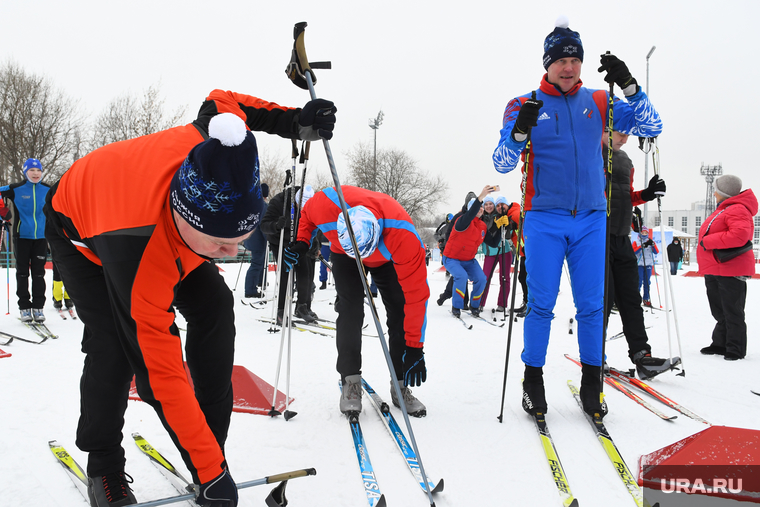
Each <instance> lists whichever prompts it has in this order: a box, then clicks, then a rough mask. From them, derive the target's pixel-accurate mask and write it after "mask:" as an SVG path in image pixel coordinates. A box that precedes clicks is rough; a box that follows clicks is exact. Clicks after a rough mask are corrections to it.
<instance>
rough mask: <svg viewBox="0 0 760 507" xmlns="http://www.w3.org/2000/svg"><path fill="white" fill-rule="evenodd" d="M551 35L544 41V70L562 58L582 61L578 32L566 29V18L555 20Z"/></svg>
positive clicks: (581, 45) (561, 17) (568, 23)
mask: <svg viewBox="0 0 760 507" xmlns="http://www.w3.org/2000/svg"><path fill="white" fill-rule="evenodd" d="M555 25H556V26H555V28H554V31H552V33H550V34H549V35H547V36H546V39H544V68H545V69H548V68H549V66H550V65H551V64H552V63H554V62H556V61H557V60H560V59H562V58H578V59H579V60H580V61H581V62H582V61H583V43H582V42H581V36H580V35H579V34H578V32H574V31H572V30H570V29H569V28H568V26H569V25H570V21H569V20H568V19H567V17H566V16H560V17H558V18H557V21H556V23H555Z"/></svg>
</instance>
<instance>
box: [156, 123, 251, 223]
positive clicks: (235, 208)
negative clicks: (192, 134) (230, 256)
mask: <svg viewBox="0 0 760 507" xmlns="http://www.w3.org/2000/svg"><path fill="white" fill-rule="evenodd" d="M208 133H209V139H208V140H206V141H203V142H202V143H199V144H197V145H195V146H194V147H193V149H192V150H190V153H189V154H188V155H187V158H186V159H185V161H184V162H183V163H182V165H181V166H180V168H179V169H178V170H177V172H176V173H175V174H174V177H173V178H172V182H171V187H170V194H171V205H172V208H174V210H176V211H177V213H179V214H180V216H181V217H182V218H184V219H185V220H186V221H187V222H188V223H189V224H190V225H191V226H192V227H193V228H194V229H196V230H198V231H200V232H202V233H204V234H208V235H209V236H213V237H216V238H236V237H238V236H243V235H245V234H246V233H248V232H250V231H252V230H253V229H254V228H255V227H256V226H257V225H258V224H259V220H260V219H261V212H262V210H263V207H264V201H263V199H262V196H261V186H260V184H259V156H258V148H257V147H256V138H255V137H253V134H252V133H251V132H250V131H248V129H247V128H246V126H245V123H244V122H243V120H242V119H240V117H238V116H236V115H234V114H232V113H223V114H219V115H216V116H214V117H213V118H212V119H211V121H210V122H209V126H208Z"/></svg>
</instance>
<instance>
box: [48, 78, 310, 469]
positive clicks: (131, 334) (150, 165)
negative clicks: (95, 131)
mask: <svg viewBox="0 0 760 507" xmlns="http://www.w3.org/2000/svg"><path fill="white" fill-rule="evenodd" d="M225 112H229V113H233V114H236V115H237V116H239V117H240V118H242V119H243V120H244V121H245V122H246V125H247V126H248V127H249V128H250V129H251V130H257V131H264V132H268V133H271V134H277V135H279V136H281V137H285V138H292V139H297V138H298V115H299V113H300V109H292V108H285V107H281V106H279V105H277V104H275V103H272V102H266V101H264V100H261V99H258V98H256V97H252V96H249V95H242V94H238V93H233V92H229V91H222V90H214V91H212V92H211V94H209V96H208V98H207V99H206V101H205V102H204V103H203V105H202V106H201V108H200V111H199V113H198V118H197V119H196V120H195V121H194V122H193V123H191V124H188V125H185V126H182V127H176V128H172V129H168V130H165V131H162V132H157V133H155V134H151V135H147V136H143V137H138V138H136V139H131V140H128V141H122V142H117V143H113V144H109V145H107V146H104V147H102V148H100V149H98V150H95V151H93V152H92V153H90V154H88V155H87V156H85V157H83V158H81V159H79V160H78V161H76V162H75V163H74V165H72V166H71V168H70V169H69V170H68V171H67V172H66V173H65V174H64V175H63V177H62V178H61V180H60V182H59V183H58V184H57V189H56V190H55V194H54V196H53V198H52V202H51V204H52V207H53V209H54V210H55V211H56V212H57V216H58V217H60V219H61V222H62V225H63V229H64V232H65V233H66V235H67V236H68V238H69V239H70V240H71V242H72V244H74V245H75V246H76V247H77V249H78V250H79V251H80V252H81V253H82V254H84V255H85V256H86V257H87V258H88V259H89V260H91V261H92V262H94V263H96V264H98V265H101V266H103V271H104V275H105V276H106V277H107V278H108V279H109V290H110V292H111V293H112V294H111V301H112V303H111V304H112V307H113V310H114V314H115V315H116V316H118V318H119V320H120V322H119V323H120V324H121V325H122V327H123V328H124V335H126V339H127V340H130V341H133V343H132V345H133V347H132V348H133V349H136V350H138V351H139V354H140V357H137V358H134V357H130V360H131V361H137V365H138V366H140V368H139V369H140V370H142V371H145V372H147V382H148V383H149V384H148V385H149V388H150V389H151V390H152V392H153V395H154V397H155V399H156V400H157V401H158V402H159V403H160V404H161V407H162V409H163V414H164V417H165V419H166V422H167V424H168V425H169V426H170V427H171V429H172V431H173V432H174V433H175V434H176V437H177V439H178V441H179V444H180V445H181V447H183V448H184V449H185V450H186V451H187V453H188V455H189V457H190V460H191V461H192V464H193V466H194V468H195V469H196V471H197V475H198V479H199V480H200V482H201V483H204V482H208V481H210V480H212V479H214V478H215V477H217V476H218V475H220V474H221V473H222V464H223V463H224V456H223V455H222V451H221V449H220V447H219V444H218V443H217V441H216V439H215V438H214V435H213V434H212V431H211V430H210V429H209V427H208V424H207V423H206V419H205V417H204V415H203V412H202V411H201V409H200V406H199V405H198V402H197V400H196V399H195V395H194V393H193V389H192V388H191V387H190V385H189V383H188V380H187V375H186V373H185V370H184V367H183V363H182V344H181V342H180V340H179V336H178V333H177V331H176V327H174V326H173V324H174V311H173V301H174V295H175V293H176V291H177V289H178V287H179V284H180V283H181V280H182V279H184V278H185V277H186V276H187V275H188V274H189V273H190V272H191V271H193V270H194V269H195V268H197V267H198V266H200V265H201V264H202V263H204V262H206V259H204V258H202V257H200V256H199V255H197V254H196V253H194V252H193V251H192V250H190V248H188V246H187V245H186V244H185V243H184V241H183V240H182V238H181V237H180V235H179V233H178V232H177V228H176V225H175V223H174V220H173V216H172V213H171V207H170V204H169V185H170V182H171V179H172V176H173V175H174V173H175V172H176V171H177V169H178V168H179V167H180V165H181V164H182V162H183V161H184V160H185V158H186V157H187V154H188V153H189V152H190V150H191V149H192V148H193V146H195V145H196V144H198V143H200V142H202V141H203V140H204V139H205V138H206V137H207V132H208V123H209V121H210V119H211V118H212V117H213V116H215V115H217V114H220V113H225ZM106 236H111V237H113V236H119V237H120V245H126V247H125V248H118V249H116V248H109V249H106V248H103V247H102V245H103V244H104V241H99V238H104V237H106ZM98 246H101V248H100V249H99V248H98ZM133 267H134V272H129V273H124V272H123V271H124V269H127V270H132V269H133ZM210 318H211V317H210ZM135 344H136V347H135V346H134V345H135ZM140 363H142V364H140Z"/></svg>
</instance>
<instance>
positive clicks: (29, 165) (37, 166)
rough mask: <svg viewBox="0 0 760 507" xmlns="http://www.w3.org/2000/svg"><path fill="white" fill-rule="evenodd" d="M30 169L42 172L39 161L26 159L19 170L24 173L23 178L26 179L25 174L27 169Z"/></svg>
mask: <svg viewBox="0 0 760 507" xmlns="http://www.w3.org/2000/svg"><path fill="white" fill-rule="evenodd" d="M32 168H34V169H39V170H40V171H42V163H41V162H40V161H39V160H37V159H36V158H28V159H26V162H24V165H23V167H22V168H21V170H22V171H23V173H24V178H26V172H27V171H28V170H29V169H32ZM27 179H28V178H27Z"/></svg>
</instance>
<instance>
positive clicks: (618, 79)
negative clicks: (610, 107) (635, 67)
mask: <svg viewBox="0 0 760 507" xmlns="http://www.w3.org/2000/svg"><path fill="white" fill-rule="evenodd" d="M600 62H601V64H602V65H601V66H600V67H599V69H597V70H598V71H599V72H606V73H607V75H605V76H604V80H605V81H606V82H608V83H615V84H616V85H618V86H619V87H620V89H621V90H623V93H624V94H625V96H626V97H628V96H631V95H633V94H635V93H636V92H638V91H639V85H638V83H637V82H636V80H635V79H634V78H633V76H632V75H631V72H630V71H629V70H628V66H627V65H626V64H625V62H623V61H622V60H621V59H619V58H618V57H617V56H615V55H611V54H609V53H606V54H603V55H602V57H601V60H600ZM631 85H634V87H633V88H630V89H629V86H631Z"/></svg>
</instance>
